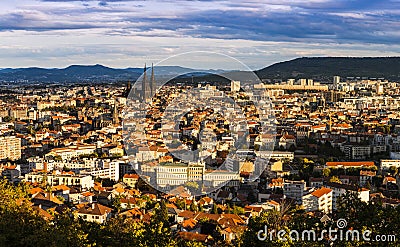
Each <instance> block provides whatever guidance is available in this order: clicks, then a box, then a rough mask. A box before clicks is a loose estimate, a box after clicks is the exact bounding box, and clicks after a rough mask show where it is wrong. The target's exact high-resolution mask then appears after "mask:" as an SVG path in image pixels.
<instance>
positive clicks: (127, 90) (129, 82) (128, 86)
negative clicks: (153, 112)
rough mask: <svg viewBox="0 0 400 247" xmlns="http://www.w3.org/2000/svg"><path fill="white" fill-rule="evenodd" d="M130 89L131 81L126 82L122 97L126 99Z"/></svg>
mask: <svg viewBox="0 0 400 247" xmlns="http://www.w3.org/2000/svg"><path fill="white" fill-rule="evenodd" d="M131 89H132V84H131V81H128V85H127V86H126V89H125V92H124V97H125V98H128V97H129V93H130V92H131Z"/></svg>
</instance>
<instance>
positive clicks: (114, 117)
mask: <svg viewBox="0 0 400 247" xmlns="http://www.w3.org/2000/svg"><path fill="white" fill-rule="evenodd" d="M112 113H113V115H112V121H113V124H119V114H118V105H117V102H116V101H114V108H113V112H112Z"/></svg>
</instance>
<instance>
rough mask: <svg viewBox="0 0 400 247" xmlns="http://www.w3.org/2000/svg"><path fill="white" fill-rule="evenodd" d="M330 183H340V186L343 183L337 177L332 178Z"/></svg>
mask: <svg viewBox="0 0 400 247" xmlns="http://www.w3.org/2000/svg"><path fill="white" fill-rule="evenodd" d="M329 182H331V183H339V184H341V183H342V181H340V179H339V178H338V177H336V176H333V177H331V179H329Z"/></svg>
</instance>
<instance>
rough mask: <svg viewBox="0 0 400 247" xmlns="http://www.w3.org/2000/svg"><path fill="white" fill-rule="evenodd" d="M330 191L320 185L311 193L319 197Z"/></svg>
mask: <svg viewBox="0 0 400 247" xmlns="http://www.w3.org/2000/svg"><path fill="white" fill-rule="evenodd" d="M330 192H332V190H331V189H329V188H325V187H322V188H321V189H318V190H316V191H314V192H312V193H311V195H313V196H315V197H318V198H319V197H321V196H323V195H325V194H328V193H330Z"/></svg>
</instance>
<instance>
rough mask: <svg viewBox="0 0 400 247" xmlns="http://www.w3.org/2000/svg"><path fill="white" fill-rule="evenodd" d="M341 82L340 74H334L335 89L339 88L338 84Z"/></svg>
mask: <svg viewBox="0 0 400 247" xmlns="http://www.w3.org/2000/svg"><path fill="white" fill-rule="evenodd" d="M339 83H340V76H334V77H333V87H334V88H335V89H337V86H338V85H339Z"/></svg>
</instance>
